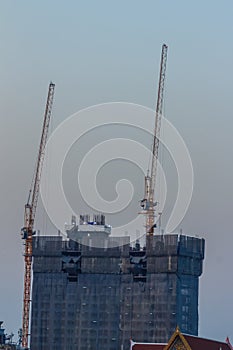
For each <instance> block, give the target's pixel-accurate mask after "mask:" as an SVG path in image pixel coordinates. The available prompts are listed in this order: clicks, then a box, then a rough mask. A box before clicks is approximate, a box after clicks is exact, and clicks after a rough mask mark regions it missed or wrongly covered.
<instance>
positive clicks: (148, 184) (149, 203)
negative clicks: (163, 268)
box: [141, 44, 168, 235]
mask: <svg viewBox="0 0 233 350" xmlns="http://www.w3.org/2000/svg"><path fill="white" fill-rule="evenodd" d="M167 51H168V47H167V45H165V44H163V46H162V53H161V61H160V73H159V87H158V95H157V104H156V112H155V127H154V138H153V146H152V162H151V169H150V172H149V171H148V173H147V176H145V196H144V199H143V200H142V201H141V207H142V208H143V209H144V214H145V215H146V233H147V235H153V233H154V227H155V223H154V218H155V206H156V204H157V203H156V202H155V199H154V191H155V185H156V174H157V159H158V152H159V136H160V128H161V118H162V107H163V94H164V82H165V73H166V63H167Z"/></svg>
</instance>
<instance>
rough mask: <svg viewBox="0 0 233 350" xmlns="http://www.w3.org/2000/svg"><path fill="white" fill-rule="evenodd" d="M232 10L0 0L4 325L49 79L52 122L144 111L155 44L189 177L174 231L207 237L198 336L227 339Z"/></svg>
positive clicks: (15, 324)
mask: <svg viewBox="0 0 233 350" xmlns="http://www.w3.org/2000/svg"><path fill="white" fill-rule="evenodd" d="M232 13H233V3H232V1H230V0H229V1H213V0H212V1H210V0H206V1H200V0H198V1H195V2H194V1H193V2H191V1H184V0H180V1H175V0H174V1H159V0H158V1H156V0H154V1H137V0H131V1H121V0H118V1H109V0H108V1H107V0H106V1H102V0H99V1H75V0H70V1H67V2H65V1H58V0H56V1H55V0H54V1H45V0H41V1H29V0H28V1H25V0H21V1H10V0H5V1H4V0H2V1H1V3H0V52H1V65H0V77H1V79H0V96H1V103H0V108H1V113H0V116H1V137H0V143H1V148H0V149H1V152H0V154H1V167H2V170H1V177H0V186H1V207H0V216H1V244H0V263H1V275H0V276H1V277H0V280H1V283H0V319H2V320H4V321H5V327H6V328H7V331H8V332H10V331H13V332H15V333H16V332H17V329H18V328H19V327H21V314H22V312H21V311H22V293H23V292H22V290H23V268H24V263H23V257H22V252H23V245H22V243H23V242H22V240H21V237H20V228H21V227H22V225H23V212H24V204H25V201H26V199H27V194H28V189H29V186H30V182H31V178H32V172H33V166H34V163H35V158H36V154H37V148H38V140H39V136H40V130H41V125H42V115H43V111H44V105H45V97H46V94H47V86H48V83H49V81H50V80H52V81H54V82H55V83H56V93H55V103H54V110H53V114H54V122H53V127H55V126H56V125H58V124H59V123H60V122H61V121H63V120H65V118H66V117H67V116H69V115H70V114H72V113H74V112H76V111H78V110H79V109H81V108H84V107H88V106H91V105H94V104H98V103H101V102H111V101H126V102H133V103H137V104H141V105H144V106H147V107H151V108H154V106H155V98H156V89H157V77H158V66H159V58H160V51H161V45H162V43H164V42H165V43H167V44H168V46H169V53H168V67H167V78H166V93H165V115H166V117H167V118H168V119H169V120H170V121H171V122H172V123H173V124H174V125H175V127H176V128H177V129H178V130H179V132H180V133H181V135H182V136H183V138H184V140H185V142H186V144H187V146H188V148H189V151H190V154H191V158H192V161H193V166H194V175H195V185H194V193H193V199H192V202H191V205H190V208H189V210H188V213H187V214H186V216H185V218H184V220H183V223H182V228H183V232H184V233H187V234H189V233H190V234H198V235H199V236H202V237H204V238H206V258H205V264H204V274H203V276H202V278H201V280H200V335H201V336H203V337H210V338H216V339H219V340H224V339H225V337H226V336H227V335H228V336H230V337H231V340H232V341H233V326H232V325H233V301H232V288H233V276H232V259H231V256H232V246H233V238H232V234H233V230H232V200H233V188H232V178H233V165H232V159H231V157H232V148H233V141H232V130H233V122H232V86H233V73H232V62H233V46H232V37H233V26H232ZM40 211H42V210H41V209H39V212H40Z"/></svg>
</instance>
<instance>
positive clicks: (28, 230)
mask: <svg viewBox="0 0 233 350" xmlns="http://www.w3.org/2000/svg"><path fill="white" fill-rule="evenodd" d="M54 89H55V84H53V83H50V84H49V90H48V97H47V102H46V108H45V113H44V122H43V128H42V135H41V140H40V146H39V153H38V158H37V162H36V169H35V174H34V177H33V181H32V185H31V188H30V191H29V196H28V201H27V204H26V205H25V211H24V227H23V228H22V230H21V234H22V238H23V239H24V240H25V253H24V261H25V270H24V296H23V324H22V346H23V348H24V349H28V337H29V317H30V302H31V270H32V237H33V235H34V234H35V232H34V221H35V215H36V208H37V202H38V197H39V189H40V178H41V172H42V166H43V160H44V155H45V145H46V142H47V138H48V129H49V122H50V117H51V112H52V104H53V97H54Z"/></svg>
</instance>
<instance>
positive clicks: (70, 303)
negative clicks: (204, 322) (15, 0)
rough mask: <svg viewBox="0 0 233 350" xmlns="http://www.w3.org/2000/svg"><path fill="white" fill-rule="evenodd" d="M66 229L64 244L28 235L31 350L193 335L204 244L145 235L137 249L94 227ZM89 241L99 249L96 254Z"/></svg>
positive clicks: (104, 346)
mask: <svg viewBox="0 0 233 350" xmlns="http://www.w3.org/2000/svg"><path fill="white" fill-rule="evenodd" d="M81 220H82V221H81V225H76V222H74V223H73V227H72V228H71V229H70V230H69V231H68V238H67V240H63V239H62V237H61V236H56V237H55V236H41V237H34V242H33V260H34V261H33V290H32V315H31V350H45V349H46V350H61V349H62V350H64V349H66V350H88V349H90V350H120V349H121V350H126V349H127V350H128V349H129V340H130V338H131V337H132V338H133V339H134V340H135V341H137V342H167V341H168V340H169V338H170V336H171V335H172V333H173V332H174V329H175V328H176V326H177V325H178V326H179V327H180V330H181V331H182V332H184V333H186V334H192V335H198V282H199V276H200V275H201V274H202V263H203V259H204V240H203V239H199V238H196V237H190V236H186V235H178V234H164V235H154V236H148V237H147V242H146V246H145V247H141V246H140V244H139V243H136V244H135V245H134V246H133V247H132V246H131V245H130V243H129V237H123V238H116V237H112V236H111V234H110V233H111V229H110V227H109V226H107V225H105V222H104V218H102V221H100V222H94V225H93V222H92V225H90V224H88V223H86V222H85V221H84V220H83V217H81ZM97 243H98V244H100V243H101V244H100V245H101V248H97Z"/></svg>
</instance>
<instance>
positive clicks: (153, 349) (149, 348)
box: [131, 343, 229, 350]
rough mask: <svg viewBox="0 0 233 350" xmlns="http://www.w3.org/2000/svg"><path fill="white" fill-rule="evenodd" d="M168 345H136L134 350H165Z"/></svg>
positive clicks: (133, 347)
mask: <svg viewBox="0 0 233 350" xmlns="http://www.w3.org/2000/svg"><path fill="white" fill-rule="evenodd" d="M165 346H166V344H156V343H154V344H152V343H135V344H133V346H132V348H131V349H132V350H163V349H164V347H165ZM228 350H229V349H228Z"/></svg>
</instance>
